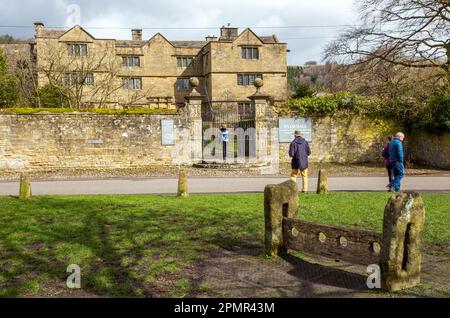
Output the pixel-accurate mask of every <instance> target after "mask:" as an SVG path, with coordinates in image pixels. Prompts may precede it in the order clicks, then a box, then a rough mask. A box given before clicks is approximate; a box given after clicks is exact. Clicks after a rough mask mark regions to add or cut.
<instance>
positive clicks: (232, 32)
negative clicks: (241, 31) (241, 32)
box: [220, 24, 238, 41]
mask: <svg viewBox="0 0 450 318" xmlns="http://www.w3.org/2000/svg"><path fill="white" fill-rule="evenodd" d="M237 37H238V28H232V27H230V24H228V25H227V26H222V27H221V28H220V40H221V41H233V40H234V39H236V38H237Z"/></svg>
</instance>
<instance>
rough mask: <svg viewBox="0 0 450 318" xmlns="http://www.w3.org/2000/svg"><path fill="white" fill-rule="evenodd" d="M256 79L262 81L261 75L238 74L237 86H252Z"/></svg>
mask: <svg viewBox="0 0 450 318" xmlns="http://www.w3.org/2000/svg"><path fill="white" fill-rule="evenodd" d="M257 78H260V79H263V74H262V73H238V74H237V85H238V86H252V85H253V84H254V83H255V80H256V79H257Z"/></svg>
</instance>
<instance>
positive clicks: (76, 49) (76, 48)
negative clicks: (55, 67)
mask: <svg viewBox="0 0 450 318" xmlns="http://www.w3.org/2000/svg"><path fill="white" fill-rule="evenodd" d="M67 53H68V55H69V56H87V54H88V48H87V44H78V43H71V44H67Z"/></svg>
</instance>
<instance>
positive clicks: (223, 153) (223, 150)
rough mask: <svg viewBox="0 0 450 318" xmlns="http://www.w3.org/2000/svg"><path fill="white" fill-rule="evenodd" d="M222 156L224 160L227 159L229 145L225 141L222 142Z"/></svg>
mask: <svg viewBox="0 0 450 318" xmlns="http://www.w3.org/2000/svg"><path fill="white" fill-rule="evenodd" d="M222 155H223V160H226V159H227V143H226V142H225V141H223V142H222Z"/></svg>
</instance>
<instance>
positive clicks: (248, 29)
mask: <svg viewBox="0 0 450 318" xmlns="http://www.w3.org/2000/svg"><path fill="white" fill-rule="evenodd" d="M247 32H250V33H251V34H253V35H254V36H255V37H256V38H257V39H258V40H259V41H260V42H261V43H264V41H263V40H261V38H260V37H259V36H258V35H257V34H256V33H255V32H253V31H252V29H250V28H246V29H245V30H244V31H242V32H241V34H239V35H238V37H237V38H236V39H234V40H233V42H234V41H236V40H237V39H239V38H240V37H241V36H242V35H244V34H245V33H247Z"/></svg>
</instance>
